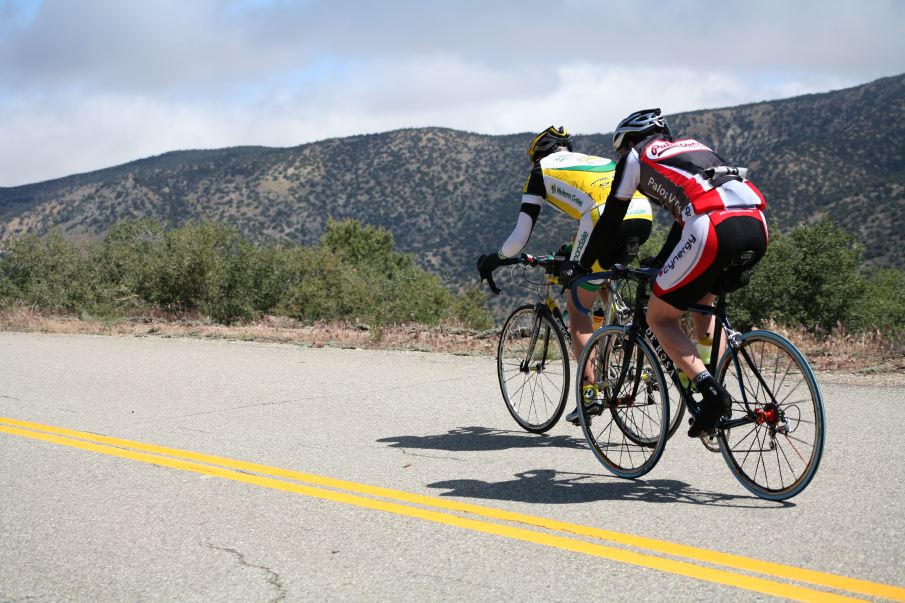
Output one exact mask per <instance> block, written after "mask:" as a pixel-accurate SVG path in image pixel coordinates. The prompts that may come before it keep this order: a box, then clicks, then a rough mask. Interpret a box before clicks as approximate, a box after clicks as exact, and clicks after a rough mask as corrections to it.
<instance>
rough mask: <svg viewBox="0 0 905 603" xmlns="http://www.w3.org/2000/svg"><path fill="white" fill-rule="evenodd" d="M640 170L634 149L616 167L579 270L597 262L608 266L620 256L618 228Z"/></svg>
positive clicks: (580, 261)
mask: <svg viewBox="0 0 905 603" xmlns="http://www.w3.org/2000/svg"><path fill="white" fill-rule="evenodd" d="M640 167H641V162H640V160H639V157H638V153H637V151H635V150H634V149H632V150H631V151H630V152H629V153H628V154H626V155H625V156H624V157H622V158H621V159H620V160H619V163H617V164H616V174H615V175H614V176H613V184H612V187H611V188H610V194H609V195H608V196H607V198H606V204H605V205H604V207H603V214H601V216H600V219H599V220H598V221H597V224H596V225H594V230H593V231H591V234H590V236H589V238H588V244H587V245H586V246H585V249H584V251H583V252H582V253H581V257H579V258H578V263H579V264H580V265H581V266H582V267H584V268H588V269H590V267H591V266H593V265H594V262H595V261H599V262H600V265H601V266H604V267H609V266H611V265H612V263H613V261H614V259H615V258H616V256H617V255H618V254H619V250H618V249H616V246H615V243H616V231H617V230H619V225H620V224H621V223H622V219H623V218H624V217H625V213H626V212H627V211H628V206H629V203H631V200H632V195H634V193H635V191H636V190H638V183H639V180H640V177H641V172H640ZM579 236H581V235H579Z"/></svg>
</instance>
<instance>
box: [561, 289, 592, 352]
mask: <svg viewBox="0 0 905 603" xmlns="http://www.w3.org/2000/svg"><path fill="white" fill-rule="evenodd" d="M596 295H597V292H596V291H587V290H585V289H582V288H581V287H579V288H578V300H579V301H580V302H581V305H582V306H584V307H585V308H590V307H591V306H592V305H593V303H594V297H595V296H596ZM566 308H567V309H568V311H569V334H570V335H571V336H572V344H573V345H574V346H575V350H574V352H575V358H576V359H578V358H579V357H580V356H581V351H582V350H584V346H585V345H587V343H588V340H589V339H590V338H591V334H592V333H593V332H594V327H593V325H592V324H591V317H590V316H588V315H587V314H585V313H584V312H581V311H580V310H579V309H578V308H576V307H575V303H574V302H573V301H572V295H571V294H567V295H566Z"/></svg>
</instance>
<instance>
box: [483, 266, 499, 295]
mask: <svg viewBox="0 0 905 603" xmlns="http://www.w3.org/2000/svg"><path fill="white" fill-rule="evenodd" d="M484 278H485V279H487V286H488V287H490V290H491V291H493V294H494V295H499V294H500V293H502V292H503V290H502V289H500V288H499V287H497V286H496V283H495V282H493V273H492V272H491V273H489V274H488V275H487V276H486V277H484ZM481 280H482V281H483V280H484V279H481Z"/></svg>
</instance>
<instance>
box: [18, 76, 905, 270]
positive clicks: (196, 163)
mask: <svg viewBox="0 0 905 603" xmlns="http://www.w3.org/2000/svg"><path fill="white" fill-rule="evenodd" d="M668 117H669V119H670V123H671V125H672V127H673V130H674V132H676V133H677V134H679V135H681V136H689V137H694V138H698V139H700V140H702V142H705V143H706V144H709V145H711V146H712V147H713V148H714V149H715V150H716V151H717V152H718V153H719V154H720V155H721V156H723V157H724V158H725V159H726V160H727V161H728V162H730V163H734V164H736V165H744V166H746V167H748V168H749V170H750V172H749V173H750V175H751V179H752V180H753V181H754V182H755V183H756V184H757V185H758V187H759V188H760V189H761V190H762V191H763V193H764V195H765V196H766V198H767V202H768V207H767V218H768V222H769V224H770V226H771V228H777V227H778V228H780V229H788V228H791V227H792V226H795V225H798V224H806V223H811V222H813V221H815V220H818V219H820V218H821V217H824V216H826V217H829V218H831V219H833V220H834V221H836V222H837V223H838V224H839V225H840V226H842V227H843V228H845V229H846V230H847V231H848V232H850V233H852V234H854V235H855V236H856V237H857V238H858V239H859V240H861V241H863V242H864V244H865V249H866V252H865V258H866V259H867V260H868V262H870V263H871V264H876V265H880V266H896V267H899V268H905V261H903V258H902V254H901V253H900V252H899V249H901V247H902V244H903V243H905V240H903V237H905V234H903V233H905V75H899V76H893V77H888V78H882V79H879V80H875V81H873V82H870V83H868V84H864V85H861V86H856V87H853V88H847V89H843V90H838V91H830V92H823V93H815V94H808V95H803V96H798V97H792V98H788V99H780V100H775V101H761V102H757V103H748V104H745V105H739V106H736V107H725V108H719V109H705V110H697V111H691V112H686V113H679V114H674V115H668ZM562 121H563V123H564V124H565V125H566V126H567V127H568V120H567V118H566V119H563V120H562ZM544 125H546V124H540V125H539V127H543V126H544ZM533 136H534V133H530V132H525V133H518V134H506V135H487V134H477V133H471V132H462V131H459V130H453V129H450V128H439V127H431V128H403V129H398V130H392V131H388V132H380V133H374V134H360V135H355V136H349V137H338V138H328V139H324V140H321V141H317V142H313V143H306V144H302V145H298V146H294V147H262V146H236V147H226V148H221V149H212V150H200V149H197V150H178V151H169V152H167V153H162V154H160V155H155V156H152V157H146V158H141V159H136V160H133V161H130V162H128V163H125V164H121V165H118V166H111V167H107V168H103V169H101V170H97V171H92V172H85V173H81V174H73V175H69V176H64V177H61V178H56V179H53V180H47V181H43V182H38V183H32V184H26V185H21V186H16V187H8V188H0V241H2V240H5V239H8V238H10V237H13V236H17V235H19V234H22V233H34V234H38V235H43V234H46V233H47V232H49V231H50V230H52V229H55V228H56V229H59V230H60V231H61V232H63V233H64V235H65V236H67V237H69V238H72V239H76V240H78V239H88V240H91V239H97V238H100V237H102V236H103V234H104V232H105V231H106V229H107V228H108V227H109V226H110V224H112V223H113V222H115V221H117V220H121V219H129V218H151V219H155V220H164V221H169V222H171V223H173V224H175V225H178V224H181V223H184V222H186V221H190V220H213V221H219V222H225V223H229V224H232V225H234V226H236V227H237V228H238V229H239V231H240V232H241V233H242V234H243V235H245V236H247V237H249V238H251V239H253V240H256V241H258V242H269V241H275V242H287V243H301V244H313V243H315V242H316V241H317V240H318V239H319V237H320V235H321V234H322V233H323V231H324V228H325V226H326V223H327V220H329V219H334V220H339V219H344V218H354V219H358V220H360V221H362V222H364V223H368V224H373V225H375V226H381V227H384V228H387V229H388V230H389V231H390V232H392V233H393V235H394V238H395V240H396V242H397V247H398V248H399V249H400V250H401V251H404V252H408V253H412V254H414V255H415V257H416V258H417V261H418V262H419V263H420V264H421V265H422V266H423V267H425V268H427V269H428V270H431V271H433V272H435V273H438V274H441V275H444V276H445V277H448V278H449V279H451V281H452V282H453V283H455V284H457V285H461V284H464V283H466V282H474V272H473V265H474V259H475V258H476V257H477V255H478V254H480V253H483V252H487V251H491V250H493V249H497V248H499V245H500V244H501V243H502V241H503V240H504V239H505V237H506V236H507V235H508V234H509V232H510V231H511V229H512V227H513V225H514V224H515V220H516V218H517V214H518V207H519V201H520V199H519V198H520V192H521V188H522V185H523V184H524V179H525V178H526V177H527V174H528V171H529V168H530V166H529V164H528V161H527V158H526V156H525V149H526V148H527V145H528V142H529V141H530V140H531V138H532V137H533ZM575 138H576V142H575V145H576V149H575V150H577V151H581V152H585V153H590V154H596V155H602V156H610V157H612V152H611V151H610V149H611V148H612V147H611V142H610V141H611V135H610V134H607V133H603V134H586V135H576V137H575ZM661 215H662V214H661ZM573 232H574V225H572V224H571V222H570V221H569V220H567V219H565V218H563V217H561V216H559V215H556V212H555V211H553V210H552V208H545V209H544V210H543V212H542V215H541V218H540V222H539V223H538V227H537V229H536V231H535V234H534V235H533V236H532V240H531V243H530V244H529V247H528V248H527V249H526V250H527V251H532V252H546V251H549V250H550V249H552V248H555V247H556V246H558V244H559V243H560V242H562V241H563V240H565V239H567V238H568V237H570V236H571V235H572V234H573Z"/></svg>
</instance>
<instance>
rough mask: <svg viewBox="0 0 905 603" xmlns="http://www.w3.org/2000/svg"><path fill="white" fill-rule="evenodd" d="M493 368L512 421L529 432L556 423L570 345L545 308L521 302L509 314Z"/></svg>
mask: <svg viewBox="0 0 905 603" xmlns="http://www.w3.org/2000/svg"><path fill="white" fill-rule="evenodd" d="M497 374H498V376H499V380H500V392H501V393H502V394H503V400H504V401H505V402H506V408H508V409H509V414H511V415H512V418H513V419H515V422H516V423H518V424H519V425H520V426H521V427H522V428H523V429H525V430H526V431H530V432H532V433H543V432H545V431H548V430H549V429H550V428H551V427H553V426H554V425H556V422H557V421H559V417H561V416H562V413H563V410H564V409H565V406H566V398H567V397H568V395H569V351H568V348H567V347H566V341H565V338H564V337H563V334H562V333H561V332H560V331H559V328H558V327H557V326H556V323H554V322H553V320H552V319H551V317H550V315H549V314H548V313H546V312H543V311H542V309H540V308H537V309H536V308H535V306H531V305H525V306H522V307H520V308H518V309H516V310H515V311H514V312H513V313H512V314H510V315H509V318H507V319H506V322H505V323H504V324H503V330H502V331H501V332H500V343H499V345H498V346H497Z"/></svg>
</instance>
